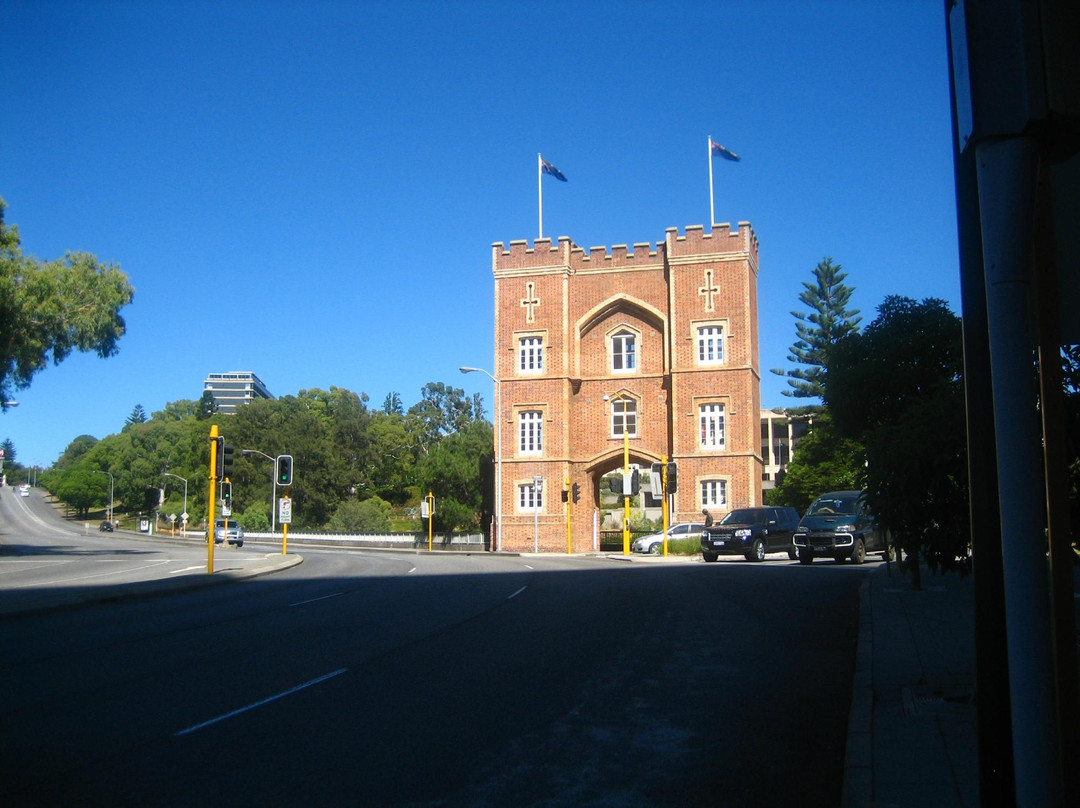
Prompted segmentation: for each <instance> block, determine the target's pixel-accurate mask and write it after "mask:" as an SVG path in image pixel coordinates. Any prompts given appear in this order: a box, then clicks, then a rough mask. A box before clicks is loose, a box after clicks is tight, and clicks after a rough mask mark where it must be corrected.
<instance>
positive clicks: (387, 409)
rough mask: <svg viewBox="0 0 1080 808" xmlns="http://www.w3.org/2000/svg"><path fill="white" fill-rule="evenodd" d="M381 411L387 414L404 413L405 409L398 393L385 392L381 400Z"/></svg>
mask: <svg viewBox="0 0 1080 808" xmlns="http://www.w3.org/2000/svg"><path fill="white" fill-rule="evenodd" d="M383 412H384V413H386V414H387V415H404V414H405V409H404V407H402V406H401V394H400V393H387V394H386V399H385V400H384V401H383Z"/></svg>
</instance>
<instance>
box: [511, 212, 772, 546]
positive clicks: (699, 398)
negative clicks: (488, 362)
mask: <svg viewBox="0 0 1080 808" xmlns="http://www.w3.org/2000/svg"><path fill="white" fill-rule="evenodd" d="M492 270H493V273H494V276H495V377H496V379H497V380H498V387H499V391H498V393H499V394H498V396H497V401H498V404H497V406H498V408H499V410H500V411H499V412H497V413H496V415H495V417H496V418H497V419H498V424H497V426H498V428H497V429H496V434H497V435H498V440H499V443H500V445H499V446H498V447H497V457H498V463H499V467H500V469H499V474H498V478H499V479H501V491H500V494H501V497H500V499H501V503H502V505H501V520H499V521H501V524H502V537H501V541H500V542H499V546H500V547H501V549H503V550H525V551H529V550H533V549H534V548H537V547H538V548H539V549H540V550H541V551H556V552H566V550H567V545H568V541H569V542H570V544H571V546H572V549H573V552H587V551H591V550H594V549H596V548H597V546H598V531H599V526H600V504H601V494H600V480H601V478H602V477H603V476H604V475H605V474H608V473H610V472H612V471H616V470H621V469H622V467H623V462H624V451H626V450H627V449H628V452H629V459H630V463H632V464H637V465H638V466H640V467H642V468H644V469H648V468H649V466H650V465H651V464H652V463H654V462H658V461H661V460H662V459H665V458H666V459H668V460H670V461H674V462H676V463H677V464H678V479H679V482H678V485H679V488H678V492H677V493H676V494H675V495H674V498H673V508H672V516H671V520H672V522H675V521H691V520H695V521H697V520H698V517H699V515H700V514H701V511H702V509H703V508H708V509H709V510H710V511H711V512H712V513H713V515H714V516H716V517H719V516H721V515H722V514H724V513H725V512H727V511H728V510H730V509H731V508H732V507H736V506H744V505H758V504H761V479H762V468H763V466H762V457H761V441H760V428H761V421H760V414H759V409H760V368H759V365H758V314H757V272H758V244H757V239H756V237H755V236H754V232H753V230H752V229H751V227H750V225H749V223H747V222H740V223H739V227H738V228H737V229H736V230H734V231H732V229H731V227H730V225H716V226H715V227H714V229H713V231H712V232H711V233H705V232H704V228H703V227H701V226H695V227H688V228H686V234H685V235H682V236H680V235H679V234H678V231H677V230H676V229H675V228H671V229H669V230H668V231H667V233H666V236H665V239H664V241H662V242H658V243H657V245H656V247H655V248H653V247H652V246H651V245H650V244H648V243H643V244H635V245H634V246H633V248H632V249H628V248H627V247H626V245H617V246H615V247H612V248H611V250H610V252H608V250H607V248H605V247H594V248H591V249H590V250H588V251H586V250H584V249H582V248H580V247H578V246H576V245H575V244H574V243H573V242H571V241H570V239H568V238H566V237H562V238H559V239H558V243H556V244H552V242H551V240H550V239H537V240H536V242H535V243H534V245H533V247H531V248H530V247H529V246H528V243H527V242H525V241H512V242H510V246H509V248H505V247H504V246H503V244H502V243H501V242H498V243H495V244H493V245H492ZM536 479H539V480H540V481H541V486H537V485H535V484H534V480H536ZM574 483H577V484H578V485H579V487H580V491H581V497H580V500H579V501H578V502H577V503H573V502H570V503H568V504H564V503H563V502H562V499H561V491H562V490H563V489H564V487H565V486H568V485H569V486H572V485H573V484H574ZM568 506H569V517H570V526H571V527H570V531H569V539H568V530H567V508H568Z"/></svg>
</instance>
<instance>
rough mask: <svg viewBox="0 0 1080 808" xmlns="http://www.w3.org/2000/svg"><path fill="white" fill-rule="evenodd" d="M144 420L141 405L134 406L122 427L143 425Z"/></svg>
mask: <svg viewBox="0 0 1080 808" xmlns="http://www.w3.org/2000/svg"><path fill="white" fill-rule="evenodd" d="M146 420H147V419H146V410H144V409H143V405H142V404H136V405H135V406H134V407H133V408H132V410H131V415H129V416H128V417H127V420H125V421H124V425H125V426H132V425H133V424H145V423H146Z"/></svg>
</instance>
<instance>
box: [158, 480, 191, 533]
mask: <svg viewBox="0 0 1080 808" xmlns="http://www.w3.org/2000/svg"><path fill="white" fill-rule="evenodd" d="M161 474H162V476H164V477H175V478H176V479H178V480H180V481H181V482H183V484H184V512H183V513H182V514H180V534H181V535H182V536H183V537H184V538H185V539H186V538H187V520H188V512H187V480H185V479H184V478H183V477H181V476H180V475H179V474H171V473H170V472H167V471H163V472H161Z"/></svg>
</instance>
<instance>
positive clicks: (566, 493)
mask: <svg viewBox="0 0 1080 808" xmlns="http://www.w3.org/2000/svg"><path fill="white" fill-rule="evenodd" d="M562 501H563V502H569V501H570V492H569V491H567V490H566V489H565V488H564V489H563V490H562Z"/></svg>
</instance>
